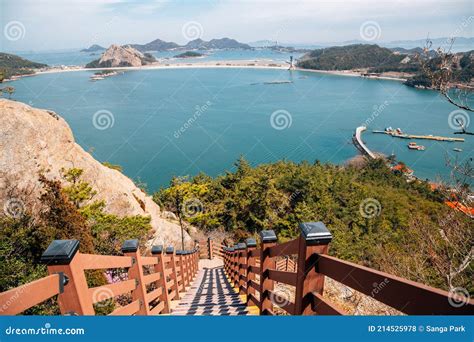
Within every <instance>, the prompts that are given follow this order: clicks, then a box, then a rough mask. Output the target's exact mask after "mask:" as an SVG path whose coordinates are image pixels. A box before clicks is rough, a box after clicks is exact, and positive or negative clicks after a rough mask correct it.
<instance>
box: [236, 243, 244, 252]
mask: <svg viewBox="0 0 474 342" xmlns="http://www.w3.org/2000/svg"><path fill="white" fill-rule="evenodd" d="M245 247H246V246H245V243H243V242H239V243H238V244H236V245H235V249H236V250H240V249H245Z"/></svg>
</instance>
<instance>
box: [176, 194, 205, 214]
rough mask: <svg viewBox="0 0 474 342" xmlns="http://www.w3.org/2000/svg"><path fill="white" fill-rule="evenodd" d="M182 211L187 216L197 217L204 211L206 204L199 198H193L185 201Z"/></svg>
mask: <svg viewBox="0 0 474 342" xmlns="http://www.w3.org/2000/svg"><path fill="white" fill-rule="evenodd" d="M181 211H182V213H183V214H184V216H186V217H195V216H197V215H199V214H200V213H202V212H203V211H204V206H203V204H202V202H201V201H200V200H198V199H197V198H191V199H188V200H186V201H184V203H183V205H182V206H181Z"/></svg>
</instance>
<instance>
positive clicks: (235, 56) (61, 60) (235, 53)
mask: <svg viewBox="0 0 474 342" xmlns="http://www.w3.org/2000/svg"><path fill="white" fill-rule="evenodd" d="M182 52H183V51H162V52H154V53H152V54H153V55H154V56H155V57H156V58H157V59H158V60H159V61H162V62H164V63H170V64H172V63H184V62H185V63H196V62H203V61H222V60H251V59H257V58H258V59H271V60H273V61H278V62H284V61H288V60H289V58H290V56H291V55H292V56H294V57H295V58H298V57H300V56H301V55H302V54H301V53H286V52H277V51H272V50H268V49H258V50H217V51H198V52H200V53H202V54H204V56H203V57H200V58H187V59H182V58H173V57H174V56H176V55H178V54H180V53H182ZM15 54H16V55H18V56H21V57H23V58H26V59H29V60H31V61H34V62H38V63H45V64H48V65H49V66H60V65H86V64H87V63H89V62H91V61H93V60H95V59H97V58H100V55H101V52H94V53H89V52H80V51H79V50H67V51H41V52H21V51H20V52H15Z"/></svg>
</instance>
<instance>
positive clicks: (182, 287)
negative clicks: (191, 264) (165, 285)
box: [176, 249, 186, 292]
mask: <svg viewBox="0 0 474 342" xmlns="http://www.w3.org/2000/svg"><path fill="white" fill-rule="evenodd" d="M176 262H177V263H179V266H178V265H176V270H177V271H178V272H179V275H178V273H177V274H176V280H177V281H178V288H179V292H184V291H186V288H185V285H184V266H183V251H182V250H180V249H178V250H177V251H176ZM180 279H181V280H180Z"/></svg>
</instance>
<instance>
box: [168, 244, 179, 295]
mask: <svg viewBox="0 0 474 342" xmlns="http://www.w3.org/2000/svg"><path fill="white" fill-rule="evenodd" d="M166 255H168V256H169V257H170V259H171V260H170V264H171V279H173V282H174V284H173V288H174V291H175V296H174V299H179V284H178V274H177V272H176V259H175V254H174V248H173V247H172V246H169V247H167V248H166Z"/></svg>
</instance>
